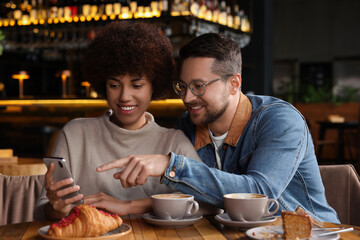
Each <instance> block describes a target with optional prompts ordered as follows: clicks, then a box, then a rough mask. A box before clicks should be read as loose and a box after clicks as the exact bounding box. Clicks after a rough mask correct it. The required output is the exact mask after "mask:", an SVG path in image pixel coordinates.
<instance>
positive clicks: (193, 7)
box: [190, 0, 200, 17]
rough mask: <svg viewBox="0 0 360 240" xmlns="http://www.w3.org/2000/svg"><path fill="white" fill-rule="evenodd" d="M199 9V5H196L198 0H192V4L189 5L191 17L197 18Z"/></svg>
mask: <svg viewBox="0 0 360 240" xmlns="http://www.w3.org/2000/svg"><path fill="white" fill-rule="evenodd" d="M199 8H200V5H199V3H198V0H192V3H191V5H190V12H191V15H193V16H194V17H197V16H198V14H199Z"/></svg>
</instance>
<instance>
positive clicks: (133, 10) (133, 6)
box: [130, 0, 138, 17]
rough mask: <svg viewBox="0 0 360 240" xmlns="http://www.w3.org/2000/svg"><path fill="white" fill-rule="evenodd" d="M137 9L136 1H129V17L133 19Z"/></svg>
mask: <svg viewBox="0 0 360 240" xmlns="http://www.w3.org/2000/svg"><path fill="white" fill-rule="evenodd" d="M137 8H138V3H137V1H136V0H131V1H130V12H131V15H132V16H133V17H135V14H136V11H137Z"/></svg>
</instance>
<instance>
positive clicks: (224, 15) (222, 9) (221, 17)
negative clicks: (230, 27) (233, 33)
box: [218, 0, 227, 25]
mask: <svg viewBox="0 0 360 240" xmlns="http://www.w3.org/2000/svg"><path fill="white" fill-rule="evenodd" d="M226 21H227V13H226V2H225V1H224V0H222V1H221V3H220V14H219V19H218V23H219V24H221V25H226Z"/></svg>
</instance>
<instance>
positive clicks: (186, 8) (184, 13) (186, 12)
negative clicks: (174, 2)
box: [181, 0, 191, 16]
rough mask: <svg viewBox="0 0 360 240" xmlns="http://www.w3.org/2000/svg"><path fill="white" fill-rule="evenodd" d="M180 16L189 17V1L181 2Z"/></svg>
mask: <svg viewBox="0 0 360 240" xmlns="http://www.w3.org/2000/svg"><path fill="white" fill-rule="evenodd" d="M181 5H182V7H181V15H182V16H189V15H190V14H191V13H190V0H183V1H182V3H181Z"/></svg>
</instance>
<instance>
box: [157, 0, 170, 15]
mask: <svg viewBox="0 0 360 240" xmlns="http://www.w3.org/2000/svg"><path fill="white" fill-rule="evenodd" d="M159 10H160V12H161V16H162V17H166V16H168V15H169V1H168V0H160V2H159Z"/></svg>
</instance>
